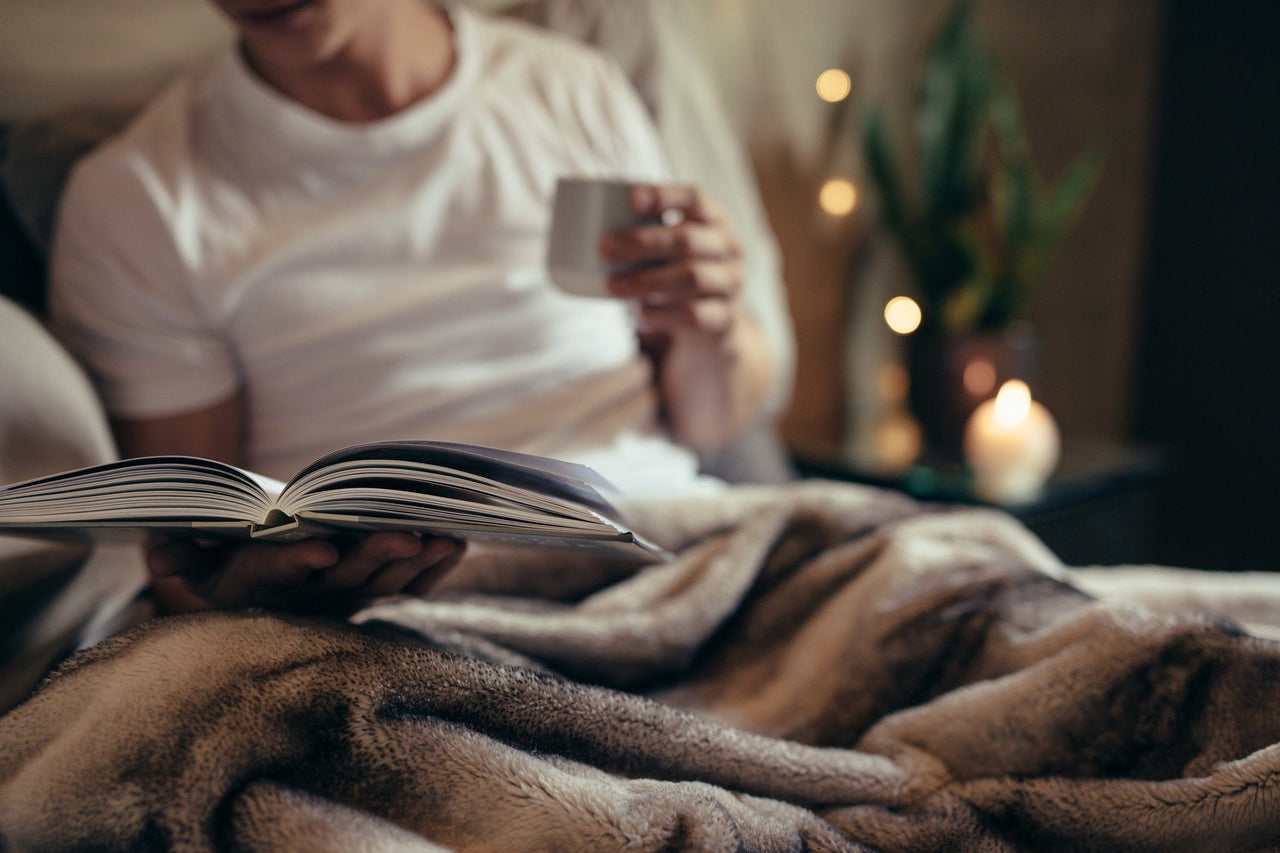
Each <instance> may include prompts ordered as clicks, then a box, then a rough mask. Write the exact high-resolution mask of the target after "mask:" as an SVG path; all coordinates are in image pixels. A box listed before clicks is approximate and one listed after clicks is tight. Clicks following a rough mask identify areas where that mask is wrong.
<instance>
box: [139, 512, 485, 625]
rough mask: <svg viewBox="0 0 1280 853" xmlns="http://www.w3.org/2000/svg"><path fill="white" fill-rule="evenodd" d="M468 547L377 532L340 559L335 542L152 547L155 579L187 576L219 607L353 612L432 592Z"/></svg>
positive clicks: (163, 543) (173, 542)
mask: <svg viewBox="0 0 1280 853" xmlns="http://www.w3.org/2000/svg"><path fill="white" fill-rule="evenodd" d="M464 550H465V543H462V542H458V541H455V540H452V539H445V538H441V537H428V538H427V539H425V540H424V539H420V538H419V537H417V536H416V535H413V534H408V533H386V532H384V533H375V534H373V535H371V536H368V537H366V538H364V539H362V540H360V541H359V542H358V543H357V544H356V545H355V546H354V547H353V548H352V550H351V551H350V552H348V553H347V554H345V555H341V554H340V552H339V550H338V549H337V548H336V547H335V546H334V545H333V544H332V543H330V542H326V541H323V540H320V539H308V540H306V541H303V542H295V543H290V544H278V543H266V542H248V543H239V542H236V543H226V544H217V545H213V546H209V545H203V544H201V543H199V542H196V541H194V540H190V539H176V538H175V539H158V540H156V541H155V542H153V543H152V544H150V545H149V546H148V548H147V565H148V568H149V570H150V572H151V574H152V576H153V577H156V578H167V577H174V576H177V577H181V578H182V580H183V581H184V582H185V584H186V586H187V587H188V588H189V589H190V590H191V591H192V592H193V593H194V594H195V595H197V596H199V597H200V598H201V599H203V600H204V601H207V602H208V603H209V604H211V605H213V606H216V607H244V606H250V605H253V606H266V607H280V608H282V609H286V610H302V611H316V610H326V611H329V610H335V611H350V610H351V609H352V607H354V606H356V605H358V604H359V603H360V602H362V601H364V600H367V599H370V598H377V597H382V596H388V595H395V594H397V593H401V592H408V593H410V594H412V595H422V594H425V593H426V592H427V591H428V590H430V589H431V587H432V586H434V585H435V583H436V582H437V581H438V580H439V579H440V578H441V577H442V576H443V575H444V574H445V573H446V572H447V571H448V570H449V569H451V568H453V566H455V565H457V563H458V561H459V560H460V559H461V558H462V555H463V552H464Z"/></svg>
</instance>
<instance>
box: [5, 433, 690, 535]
mask: <svg viewBox="0 0 1280 853" xmlns="http://www.w3.org/2000/svg"><path fill="white" fill-rule="evenodd" d="M602 491H611V487H610V486H609V484H608V482H607V481H605V480H604V478H602V477H601V476H600V475H599V474H597V473H596V472H595V471H593V470H591V469H590V468H588V467H586V466H585V465H575V464H573V463H569V462H561V461H558V460H555V459H547V458H544V457H541V456H530V455H527V454H523V453H512V452H509V451H504V450H495V449H493V448H488V447H477V446H474V445H469V444H454V443H449V442H435V441H397V442H380V443H376V444H363V445H358V446H356V447H349V448H347V449H345V450H339V451H337V452H336V453H331V454H329V455H328V456H325V457H324V458H323V459H320V460H319V461H317V462H314V463H312V464H311V465H310V466H308V467H307V468H306V469H304V470H303V471H301V472H300V473H299V474H298V475H297V476H295V477H294V478H293V479H292V480H290V481H289V482H288V483H287V484H286V483H280V482H278V481H275V480H271V479H269V478H267V477H263V476H261V475H259V474H254V473H252V472H249V471H243V470H241V469H239V468H235V467H233V466H231V465H225V464H223V463H221V462H214V461H211V460H208V459H197V458H194V457H187V456H149V457H145V458H141V459H126V460H124V461H123V462H113V463H110V464H107V465H96V466H93V467H90V468H81V469H78V470H75V471H68V472H66V473H63V474H54V475H52V476H48V477H40V478H38V479H34V480H28V481H26V482H23V483H17V484H15V485H12V486H8V487H5V488H3V489H0V534H12V535H22V536H31V535H33V536H40V537H45V538H69V537H84V536H91V537H95V538H102V537H104V536H106V537H108V538H110V537H111V534H112V533H113V532H118V531H130V530H138V529H147V530H154V531H160V532H166V533H187V534H191V535H201V536H203V535H223V536H233V537H243V538H255V539H266V540H273V541H290V540H295V539H303V538H306V537H309V536H325V537H327V536H335V535H342V534H343V533H353V532H364V531H375V530H407V531H414V532H419V533H431V534H438V535H444V536H456V537H460V538H464V539H476V540H481V541H486V540H487V541H498V542H506V543H516V544H527V545H548V546H575V547H597V548H602V549H605V550H619V549H621V550H623V551H628V552H631V553H633V554H634V555H635V556H637V557H641V556H649V557H652V558H660V559H661V558H666V557H669V556H670V555H669V554H667V553H666V552H665V551H663V550H662V549H661V548H659V547H658V546H656V545H654V544H653V543H651V542H648V541H647V540H645V539H644V538H643V537H641V536H640V535H638V534H636V533H633V532H632V531H630V530H628V529H627V527H626V525H625V524H624V523H623V521H622V520H621V515H620V513H619V512H618V511H617V510H616V509H614V507H613V506H611V505H610V503H609V501H608V500H607V499H606V498H605V497H604V495H603V494H602Z"/></svg>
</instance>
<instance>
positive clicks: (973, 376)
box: [964, 358, 996, 398]
mask: <svg viewBox="0 0 1280 853" xmlns="http://www.w3.org/2000/svg"><path fill="white" fill-rule="evenodd" d="M995 387H996V368H995V365H994V364H992V363H991V362H990V361H988V360H987V359H985V358H975V359H974V360H973V361H970V362H969V363H968V364H966V365H965V366H964V390H966V391H968V392H969V395H970V396H972V397H982V398H985V397H986V396H987V395H988V394H990V393H991V389H992V388H995Z"/></svg>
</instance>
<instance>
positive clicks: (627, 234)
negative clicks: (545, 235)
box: [600, 222, 742, 264]
mask: <svg viewBox="0 0 1280 853" xmlns="http://www.w3.org/2000/svg"><path fill="white" fill-rule="evenodd" d="M600 254H601V257H603V258H604V259H605V260H606V261H608V262H609V263H612V264H633V263H641V262H644V261H679V260H685V259H689V258H701V259H736V258H739V257H741V255H742V246H741V244H740V243H739V242H738V238H737V237H735V236H734V235H733V232H732V231H730V230H729V229H728V228H725V227H723V226H720V225H706V224H702V223H698V222H682V223H680V224H679V225H646V226H642V227H640V228H633V229H630V230H626V231H617V232H615V233H613V234H608V235H606V236H605V237H604V238H603V239H602V240H601V241H600Z"/></svg>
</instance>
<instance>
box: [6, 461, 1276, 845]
mask: <svg viewBox="0 0 1280 853" xmlns="http://www.w3.org/2000/svg"><path fill="white" fill-rule="evenodd" d="M633 516H634V521H635V522H636V524H637V526H638V527H639V528H641V529H642V530H645V531H646V532H648V533H651V534H652V535H654V537H655V538H657V539H658V540H660V541H661V542H662V543H663V544H665V545H667V546H668V547H671V548H674V549H677V550H678V551H679V553H680V557H679V559H678V560H677V561H676V562H674V563H670V564H667V565H660V566H654V567H650V568H646V569H643V570H641V571H638V572H636V571H634V570H630V569H627V568H625V567H621V566H618V565H611V564H607V563H604V562H601V561H600V560H598V559H591V558H589V557H586V556H572V557H564V558H560V557H555V558H551V557H548V555H547V554H546V553H524V554H512V553H506V554H504V553H497V552H490V553H489V554H477V556H476V558H475V559H473V560H471V561H470V564H469V565H468V566H466V567H465V570H463V571H461V572H460V573H459V574H458V576H457V577H456V578H454V579H453V582H452V584H453V594H451V595H448V596H446V597H444V598H442V599H440V600H435V601H430V602H420V601H395V602H388V603H386V604H383V605H380V606H378V607H375V608H372V609H370V610H368V611H366V612H365V613H363V614H361V616H360V617H359V620H358V621H360V622H362V623H363V624H362V626H360V627H359V628H354V627H351V626H346V625H337V624H323V623H314V622H307V621H303V620H295V619H287V618H279V617H275V616H270V615H266V614H260V613H259V614H255V613H247V614H210V615H203V616H196V617H189V618H182V619H171V620H161V621H156V622H152V623H149V624H148V625H145V626H143V627H142V628H140V629H137V630H135V631H133V632H131V633H129V634H126V635H124V636H121V637H118V638H116V639H113V640H110V641H108V642H107V643H104V644H102V645H100V646H98V647H97V648H95V649H93V650H91V651H89V652H87V653H84V654H82V655H80V656H78V657H77V658H75V659H73V660H72V661H71V662H70V663H69V664H67V665H66V666H64V667H63V668H62V670H61V671H60V672H59V673H58V674H57V675H56V676H55V677H54V678H52V679H51V680H50V681H49V682H47V683H46V685H45V686H44V688H43V689H42V690H41V691H40V692H39V693H38V694H37V695H36V696H35V697H34V698H33V699H31V700H30V701H28V702H27V703H26V704H24V705H22V706H20V707H19V708H18V709H16V710H15V711H13V712H12V713H10V714H9V715H8V716H6V717H4V718H3V719H0V849H3V850H28V849H57V850H70V849H87V848H90V847H92V848H94V849H99V848H102V849H121V848H130V849H132V848H144V849H169V848H172V849H180V850H206V849H250V850H300V849H305V850H375V849H377V850H439V849H441V848H444V849H452V850H504V851H518V850H530V851H533V850H539V851H541V850H614V849H617V850H654V851H658V850H678V849H679V850H685V849H687V850H799V849H814V850H863V849H875V850H943V849H966V850H968V849H972V850H979V849H983V850H1051V849H1063V850H1066V849H1070V850H1089V849H1094V850H1253V849H1267V848H1272V847H1278V846H1280V743H1278V742H1280V679H1278V678H1277V675H1280V644H1276V643H1274V642H1271V641H1267V640H1262V639H1257V638H1254V637H1252V636H1249V635H1247V634H1245V633H1243V632H1242V631H1240V630H1239V629H1237V628H1236V627H1234V626H1233V625H1232V624H1229V623H1227V622H1226V621H1225V620H1223V619H1220V618H1216V617H1208V616H1202V617H1195V616H1186V617H1179V618H1174V617H1169V616H1156V615H1153V614H1152V613H1150V612H1149V611H1146V610H1144V609H1142V608H1141V607H1138V606H1136V605H1130V604H1117V603H1105V604H1104V603H1102V602H1099V601H1097V600H1095V599H1092V598H1090V597H1088V596H1087V595H1085V594H1084V593H1083V592H1081V591H1079V590H1078V589H1077V588H1076V587H1075V586H1074V585H1073V584H1072V583H1071V582H1070V575H1069V574H1068V573H1067V572H1066V571H1065V570H1064V569H1063V568H1062V567H1061V566H1059V565H1058V564H1057V563H1056V561H1055V560H1054V558H1053V557H1052V555H1050V554H1049V553H1048V552H1047V551H1045V550H1044V549H1043V547H1041V546H1040V544H1039V543H1038V542H1037V541H1036V540H1035V539H1034V538H1033V537H1031V536H1030V535H1029V534H1028V533H1026V532H1025V531H1024V530H1023V529H1022V528H1021V527H1019V526H1018V525H1017V524H1016V523H1015V522H1013V521H1011V520H1010V519H1008V518H1007V517H1005V516H1002V515H1000V514H998V513H994V512H988V511H959V510H955V511H928V512H925V511H922V510H921V508H920V507H918V506H916V505H914V504H912V503H910V502H908V501H905V500H903V499H899V498H893V497H890V496H887V495H884V494H883V493H878V492H874V491H871V490H865V489H858V488H854V487H849V486H837V485H832V484H825V483H807V484H802V485H798V486H795V487H791V488H787V489H783V490H780V491H779V490H774V491H752V490H738V491H734V492H731V493H730V494H729V495H728V496H727V497H726V498H724V499H722V500H716V501H686V502H664V503H658V504H651V505H646V506H640V507H635V508H633ZM388 623H394V624H388Z"/></svg>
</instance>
